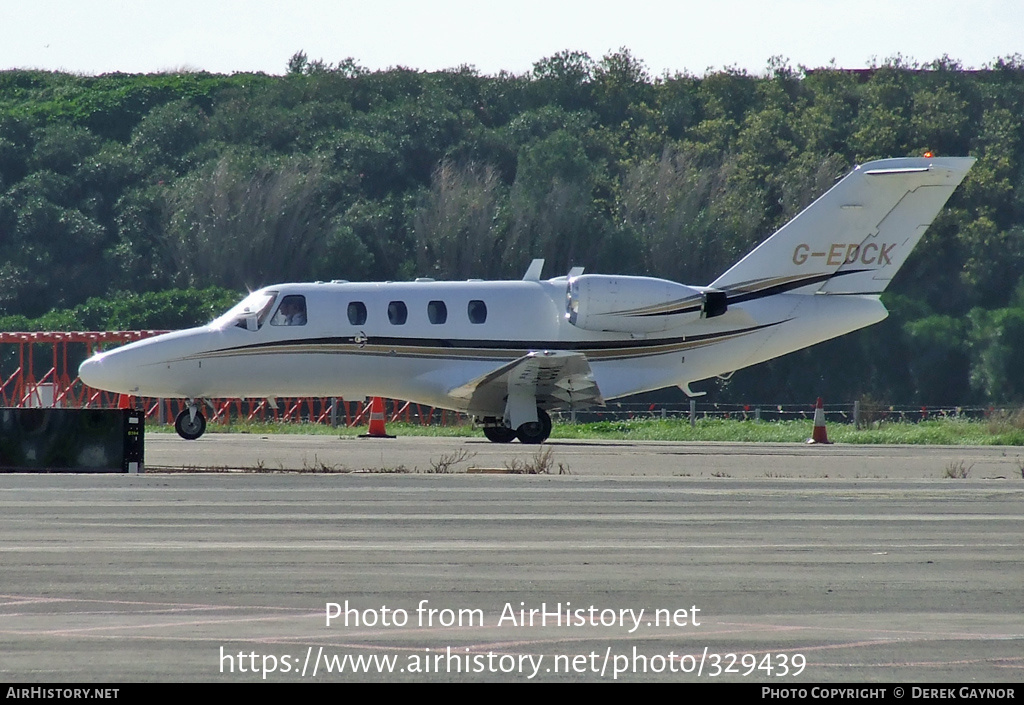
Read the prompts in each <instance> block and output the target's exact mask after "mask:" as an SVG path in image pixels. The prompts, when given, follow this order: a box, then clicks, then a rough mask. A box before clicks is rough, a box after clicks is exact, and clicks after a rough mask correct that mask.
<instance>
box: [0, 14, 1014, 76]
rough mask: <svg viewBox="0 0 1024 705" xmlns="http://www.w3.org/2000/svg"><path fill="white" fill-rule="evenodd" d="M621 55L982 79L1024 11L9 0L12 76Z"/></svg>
mask: <svg viewBox="0 0 1024 705" xmlns="http://www.w3.org/2000/svg"><path fill="white" fill-rule="evenodd" d="M620 47H626V48H628V49H629V50H630V51H631V52H632V54H633V56H635V57H636V58H638V59H640V60H641V61H643V62H644V64H645V65H646V66H647V68H648V70H649V71H650V73H651V74H652V75H654V76H658V75H661V74H663V73H666V72H667V73H669V74H674V73H677V72H686V73H691V74H695V75H703V74H704V73H705V72H706V71H707V70H708V69H721V68H723V67H726V66H734V67H737V68H739V69H745V70H747V71H748V72H750V73H754V74H763V73H765V71H766V67H767V64H768V59H769V58H770V57H772V56H781V57H783V58H784V59H786V60H788V63H789V64H790V65H791V66H793V67H794V68H795V67H797V66H800V65H802V66H807V67H810V68H814V67H819V66H826V65H828V64H829V63H830V62H831V61H832V60H833V59H834V60H835V64H836V65H837V66H838V67H841V68H863V67H866V66H870V65H872V63H873V62H877V63H881V62H882V61H884V60H885V59H886V58H888V57H891V56H895V55H897V54H900V55H902V56H903V57H908V58H910V59H914V60H917V61H921V62H927V61H931V60H933V59H937V58H940V57H942V56H943V55H948V56H949V57H951V58H953V59H957V60H959V61H960V62H961V63H962V64H963V65H964V66H965V67H974V68H980V67H982V66H983V65H984V64H986V63H988V62H991V61H993V60H994V59H996V58H998V57H1002V56H1007V55H1010V54H1015V53H1024V0H704V1H703V2H695V1H692V0H675V1H671V0H663V1H662V2H653V1H651V0H618V1H616V2H608V1H607V0H544V1H541V0H505V1H501V2H499V1H495V0H360V1H358V2H352V1H349V0H303V1H302V2H301V3H297V2H285V1H284V0H162V1H161V2H153V1H152V0H34V1H33V2H28V3H26V2H23V1H21V0H0V70H4V69H12V68H36V69H46V70H60V71H68V72H73V73H81V74H102V73H109V72H115V71H120V72H125V73H152V72H166V71H179V70H205V71H210V72H214V73H235V72H248V71H262V72H265V73H270V74H281V73H284V71H285V68H286V66H287V63H288V59H289V57H291V56H292V55H293V54H294V53H295V52H297V51H299V50H302V51H305V52H306V54H307V56H308V57H309V58H310V59H311V60H314V59H322V60H323V61H324V62H327V63H336V62H338V61H341V60H342V59H345V58H347V57H352V58H354V59H355V60H356V62H357V63H358V64H360V65H362V66H365V67H366V68H368V69H371V70H376V69H384V68H388V67H390V66H405V67H408V68H412V69H418V70H426V71H433V70H441V69H446V68H454V67H458V66H461V65H471V66H474V67H476V69H477V70H478V71H480V72H481V73H483V74H489V75H493V74H496V73H498V72H499V71H502V70H504V71H509V72H511V73H517V74H518V73H524V72H527V71H529V70H530V69H531V67H532V66H533V64H534V62H536V61H538V60H539V59H542V58H544V57H548V56H551V55H553V54H555V53H557V52H560V51H563V50H567V49H568V50H575V51H584V52H586V53H588V54H590V56H591V57H592V58H594V59H600V57H602V56H604V55H605V54H607V53H609V52H612V51H616V50H618V49H619V48H620Z"/></svg>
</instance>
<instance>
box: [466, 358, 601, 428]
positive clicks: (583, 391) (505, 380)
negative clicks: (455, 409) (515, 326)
mask: <svg viewBox="0 0 1024 705" xmlns="http://www.w3.org/2000/svg"><path fill="white" fill-rule="evenodd" d="M510 389H516V390H518V391H522V392H530V393H532V394H533V395H534V396H536V398H537V406H539V407H541V408H542V409H548V410H550V409H559V408H577V409H578V408H582V407H587V406H595V405H597V406H603V405H604V399H603V398H602V396H601V390H600V389H598V386H597V382H595V381H594V374H593V370H592V369H591V368H590V362H588V360H587V357H586V355H584V354H582V353H577V352H568V351H565V350H542V351H535V352H531V353H528V354H526V355H524V356H522V357H520V358H518V359H516V360H513V361H512V362H509V363H506V364H504V365H502V366H501V367H498V368H496V369H494V370H492V371H491V372H488V373H487V374H484V375H481V376H480V377H477V378H476V379H474V380H471V381H469V382H467V383H466V384H463V385H461V386H459V387H455V388H454V389H452V390H450V391H449V392H448V394H449V396H451V397H454V398H456V399H460V400H462V401H463V402H465V404H466V406H467V407H468V409H469V411H470V412H471V413H477V414H480V415H492V416H493V415H501V413H503V410H504V408H505V400H506V399H507V397H508V395H509V391H510Z"/></svg>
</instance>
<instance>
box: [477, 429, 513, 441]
mask: <svg viewBox="0 0 1024 705" xmlns="http://www.w3.org/2000/svg"><path fill="white" fill-rule="evenodd" d="M484 437H485V438H487V440H489V441H490V442H491V443H511V442H512V441H514V440H515V439H516V432H515V431H513V430H512V429H511V428H509V427H508V426H484Z"/></svg>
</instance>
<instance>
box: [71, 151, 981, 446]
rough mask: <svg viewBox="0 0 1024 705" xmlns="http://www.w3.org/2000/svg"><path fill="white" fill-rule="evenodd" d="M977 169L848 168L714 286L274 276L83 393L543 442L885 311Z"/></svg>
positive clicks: (95, 380)
mask: <svg viewBox="0 0 1024 705" xmlns="http://www.w3.org/2000/svg"><path fill="white" fill-rule="evenodd" d="M973 163H974V159H973V158H970V157H947V158H932V157H930V156H928V155H926V156H925V157H923V158H901V159H886V160H882V161H875V162H870V163H867V164H863V165H861V166H858V167H856V168H855V169H854V170H853V171H852V172H851V173H850V174H849V175H847V176H846V177H845V178H843V179H842V180H841V181H839V182H838V183H837V184H836V185H835V186H834V187H833V188H832V189H831V190H829V191H828V192H827V193H825V195H823V196H822V197H821V198H819V199H818V200H817V201H815V202H814V203H813V204H811V205H810V206H809V207H808V208H807V209H805V210H804V211H803V212H801V213H800V214H799V215H797V216H796V217H795V218H794V219H793V220H791V221H790V222H789V223H787V224H786V225H785V226H784V227H782V228H781V229H780V230H779V231H778V232H776V233H775V234H774V235H772V236H771V237H770V238H768V239H767V240H765V241H764V242H762V243H761V244H760V245H759V246H758V247H756V248H755V249H754V250H753V251H752V252H750V253H749V254H748V255H747V256H746V257H744V258H743V259H741V260H740V261H739V262H738V263H736V264H735V265H734V266H733V267H732V268H730V269H729V270H728V271H727V272H725V273H724V274H723V275H722V276H720V277H719V278H718V279H716V280H715V281H713V282H712V283H711V284H710V286H685V285H683V284H677V283H675V282H671V281H667V280H664V279H654V278H650V277H636V276H609V275H603V274H584V273H583V268H582V267H578V268H574V269H572V270H570V271H569V273H568V275H567V276H560V277H556V278H554V279H547V280H542V279H541V270H542V267H543V260H534V262H533V263H532V264H531V266H530V268H529V270H528V271H527V272H526V275H525V276H524V277H523V279H522V280H520V281H476V280H470V281H463V282H440V281H433V280H429V279H418V280H416V281H412V282H383V283H350V282H344V281H335V282H330V283H323V282H316V283H310V284H280V285H277V286H268V287H265V288H263V289H260V290H258V291H255V292H253V293H252V294H250V295H249V296H248V297H246V298H245V299H244V300H243V301H242V302H241V303H239V304H238V305H237V306H235V307H234V308H232V309H231V310H230V311H228V312H227V313H225V314H224V315H223V316H221V317H219V318H217V319H216V320H215V321H213V322H212V323H210V324H208V325H205V326H202V327H199V328H191V329H189V330H183V331H178V332H175V333H168V334H166V335H160V336H157V337H154V338H150V339H147V340H141V341H138V342H134V343H130V344H128V345H125V346H123V347H120V348H117V349H114V350H110V351H107V352H102V353H99V354H97V355H95V356H93V357H92V358H90V359H88V360H86V361H85V362H83V363H82V366H81V367H80V369H79V376H80V377H81V379H82V381H83V382H84V383H85V384H87V385H89V386H90V387H95V388H98V389H105V390H108V391H111V392H119V393H122V394H131V395H141V396H148V397H171V398H185V399H187V400H188V407H187V408H186V409H185V410H184V411H182V412H181V414H180V415H179V416H178V418H177V420H176V423H175V427H176V429H177V431H178V433H179V434H180V435H181V436H182V437H184V438H187V439H195V438H198V437H199V436H201V435H202V434H203V431H204V430H205V428H206V420H205V418H204V416H203V414H202V411H201V406H200V402H201V400H203V399H210V398H217V397H268V398H273V397H279V396H280V397H295V396H297V397H302V396H315V397H331V396H337V397H344V398H349V399H351V398H362V397H366V396H384V397H392V398H396V399H406V400H410V401H414V402H417V403H421V404H427V405H430V406H434V407H440V408H447V409H455V410H458V411H463V412H466V413H469V414H472V415H474V416H476V417H477V419H478V421H479V422H480V423H481V424H482V426H483V431H484V435H485V436H486V437H487V438H488V439H489V440H491V441H493V442H495V443H508V442H511V441H512V440H514V439H516V438H518V439H519V440H520V441H521V442H523V443H541V442H543V441H544V440H546V439H547V438H548V436H549V434H550V433H551V419H550V417H549V415H548V412H549V411H551V410H554V409H581V408H586V407H591V406H595V405H596V406H600V405H603V404H604V402H605V400H606V399H611V398H615V397H621V396H624V395H628V394H636V393H638V392H644V391H649V390H654V389H660V388H663V387H668V386H673V385H678V386H679V387H680V388H681V389H683V391H685V392H686V393H687V394H690V395H691V396H692V395H693V393H692V392H691V391H690V388H689V385H690V383H691V382H694V381H697V380H701V379H706V378H710V377H714V376H716V375H726V374H729V373H731V372H733V371H735V370H738V369H740V368H742V367H747V366H749V365H754V364H756V363H759V362H763V361H765V360H770V359H771V358H774V357H778V356H780V355H784V354H786V353H789V352H793V351H795V350H799V349H801V348H805V347H807V346H810V345H814V344H815V343H819V342H821V341H824V340H828V339H830V338H834V337H836V336H839V335H843V334H844V333H848V332H850V331H853V330H857V329H858V328H862V327H864V326H868V325H871V324H872V323H877V322H878V321H881V320H882V319H884V318H885V317H886V315H887V312H886V310H885V307H884V306H883V305H882V304H881V302H880V301H879V294H880V293H881V292H882V291H883V290H884V289H885V287H886V286H887V285H888V284H889V282H890V280H891V279H892V277H893V275H895V274H896V272H897V270H899V268H900V267H901V266H902V265H903V263H904V262H905V261H906V259H907V256H908V255H909V254H910V251H911V250H912V249H913V247H914V245H916V244H917V242H918V241H919V240H920V239H921V236H922V235H923V234H924V232H925V230H926V229H927V228H928V226H929V224H931V222H932V220H933V219H934V218H935V216H936V214H938V212H939V210H940V209H941V208H942V206H943V205H944V204H945V202H946V200H947V199H948V198H949V196H950V194H952V193H953V191H954V189H956V187H957V185H958V184H959V183H960V182H961V181H962V180H963V178H964V176H965V175H966V174H967V171H968V170H969V169H970V168H971V165H972V164H973Z"/></svg>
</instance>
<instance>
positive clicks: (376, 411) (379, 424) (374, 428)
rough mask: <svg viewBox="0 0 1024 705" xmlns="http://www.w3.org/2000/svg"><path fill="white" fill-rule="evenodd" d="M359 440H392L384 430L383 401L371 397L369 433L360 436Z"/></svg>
mask: <svg viewBox="0 0 1024 705" xmlns="http://www.w3.org/2000/svg"><path fill="white" fill-rule="evenodd" d="M359 437H360V438H394V436H389V435H388V432H387V429H385V428H384V400H383V399H381V398H380V397H373V398H372V399H371V400H370V431H369V432H368V433H364V434H361V435H360V436H359Z"/></svg>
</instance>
